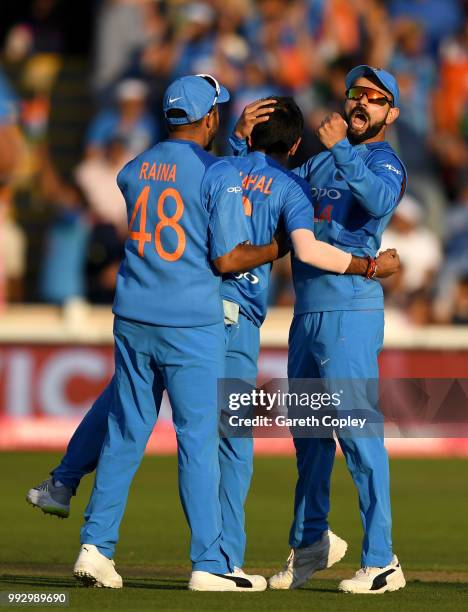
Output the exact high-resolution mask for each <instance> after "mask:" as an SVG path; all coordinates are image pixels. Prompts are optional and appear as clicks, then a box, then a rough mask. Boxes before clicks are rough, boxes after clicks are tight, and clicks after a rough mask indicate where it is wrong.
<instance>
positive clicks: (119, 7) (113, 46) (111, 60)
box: [92, 0, 154, 103]
mask: <svg viewBox="0 0 468 612" xmlns="http://www.w3.org/2000/svg"><path fill="white" fill-rule="evenodd" d="M150 4H152V1H151V0H131V1H130V2H129V0H103V2H101V6H100V9H99V11H98V13H97V19H96V30H95V31H96V36H95V58H94V74H93V78H92V85H93V89H94V92H95V93H96V94H97V96H98V98H100V99H101V101H103V102H104V103H105V102H108V101H109V99H110V97H111V93H112V91H113V87H114V85H115V83H116V82H118V81H119V80H120V79H121V78H122V76H123V75H124V74H126V72H127V70H128V67H129V65H130V63H131V60H132V58H133V56H134V54H135V53H138V51H139V50H141V49H143V48H144V46H145V45H146V44H147V43H148V41H149V39H150V38H151V36H152V34H153V32H152V31H151V29H150V30H149V31H148V29H147V25H148V24H150V25H153V23H154V22H153V21H152V20H151V19H148V10H151V8H150Z"/></svg>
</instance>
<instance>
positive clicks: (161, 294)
mask: <svg viewBox="0 0 468 612" xmlns="http://www.w3.org/2000/svg"><path fill="white" fill-rule="evenodd" d="M228 99H229V94H228V92H227V90H225V89H224V88H222V87H220V86H219V84H218V83H217V81H215V80H214V79H213V78H212V77H209V76H207V75H197V76H189V77H183V78H181V79H178V80H177V81H175V82H174V83H172V84H171V85H170V86H169V88H168V90H167V91H166V94H165V98H164V112H165V115H166V119H167V124H168V129H169V139H168V140H166V141H163V142H161V143H159V144H157V145H155V146H154V147H153V148H151V149H149V150H147V151H145V152H143V153H142V154H141V155H139V156H138V157H136V158H135V159H134V160H132V161H131V162H129V163H128V164H127V165H126V166H125V167H124V168H123V170H122V171H121V172H120V174H119V176H118V179H117V182H118V185H119V187H120V189H121V191H122V193H123V195H124V197H125V201H126V205H127V211H128V223H129V234H128V239H127V241H126V243H125V256H124V259H123V261H122V264H121V267H120V270H119V273H118V280H117V288H116V295H115V301H114V307H113V311H114V314H115V323H114V339H115V377H114V384H113V388H112V403H111V406H110V408H109V411H108V420H107V433H106V438H105V441H104V445H103V447H102V450H101V454H100V458H99V462H98V466H97V470H96V479H95V483H94V488H93V491H92V495H91V499H90V501H89V504H88V507H87V509H86V512H85V523H84V525H83V527H82V530H81V543H82V547H81V551H80V554H79V556H78V559H77V561H76V564H75V568H74V575H75V576H76V577H77V578H78V579H80V580H82V581H83V582H84V583H94V584H98V585H101V586H107V587H112V588H120V587H121V586H122V579H121V577H120V576H119V574H117V572H116V571H115V568H114V565H113V563H112V561H111V559H112V556H113V553H114V550H115V545H116V543H117V541H118V530H119V525H120V522H121V519H122V516H123V513H124V509H125V505H126V500H127V496H128V491H129V487H130V484H131V481H132V479H133V476H134V474H135V472H136V470H137V468H138V466H139V464H140V462H141V459H142V456H143V453H144V450H145V446H146V443H147V440H148V438H149V436H150V434H151V432H152V429H153V427H154V424H155V422H156V419H157V414H158V411H159V408H160V405H161V399H162V393H163V390H164V389H166V390H167V393H168V396H169V399H170V402H171V406H172V413H173V421H174V426H175V430H176V436H177V443H178V459H179V491H180V497H181V501H182V506H183V509H184V512H185V515H186V517H187V521H188V523H189V526H190V531H191V544H190V557H191V560H192V575H191V579H190V582H189V588H192V589H194V590H249V591H253V590H263V589H265V588H266V581H265V579H264V578H263V577H261V576H253V577H250V581H249V580H247V578H246V577H244V575H243V576H240V577H239V576H238V575H237V574H236V570H235V568H234V564H233V562H232V555H231V553H230V550H229V547H228V545H227V544H226V543H225V542H224V541H223V534H222V516H221V507H220V503H219V483H220V470H219V461H218V445H219V440H218V409H217V381H218V379H220V378H222V377H223V376H224V351H225V335H224V321H223V319H224V315H223V308H222V301H221V296H220V284H221V273H227V272H234V271H242V270H245V269H250V268H251V267H254V266H256V265H260V264H263V263H266V262H269V261H272V260H273V259H275V258H276V257H277V255H278V245H277V244H276V242H275V241H272V242H271V243H269V244H268V245H264V246H252V245H250V244H244V243H245V242H246V241H247V240H248V237H249V235H248V230H247V225H246V221H245V215H244V210H243V205H242V195H241V194H242V188H241V185H240V180H239V175H238V173H237V172H236V170H235V169H234V168H233V167H232V166H231V165H230V164H229V163H228V162H226V161H224V160H220V159H217V158H215V157H213V156H211V155H210V154H208V153H207V152H206V151H205V149H206V148H208V147H209V145H210V143H211V142H212V140H213V138H214V135H215V133H216V131H217V128H218V125H219V115H218V107H217V104H218V103H220V102H226V101H227V100H228ZM246 581H247V583H246Z"/></svg>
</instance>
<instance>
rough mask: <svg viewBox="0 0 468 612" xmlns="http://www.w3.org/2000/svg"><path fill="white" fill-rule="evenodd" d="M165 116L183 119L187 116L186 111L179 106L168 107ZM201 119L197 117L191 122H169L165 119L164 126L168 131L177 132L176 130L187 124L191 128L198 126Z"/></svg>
mask: <svg viewBox="0 0 468 612" xmlns="http://www.w3.org/2000/svg"><path fill="white" fill-rule="evenodd" d="M166 117H167V118H168V119H185V118H186V117H187V113H186V112H185V111H184V110H182V109H181V108H170V109H169V110H168V111H167V113H166ZM202 119H203V117H201V118H200V119H197V120H196V121H192V123H169V122H168V121H166V127H167V130H168V132H177V130H183V129H184V128H186V127H187V126H190V127H191V128H193V127H198V126H199V125H201V122H202Z"/></svg>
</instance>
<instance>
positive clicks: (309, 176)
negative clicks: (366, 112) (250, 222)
mask: <svg viewBox="0 0 468 612" xmlns="http://www.w3.org/2000/svg"><path fill="white" fill-rule="evenodd" d="M295 172H297V173H298V174H299V175H300V176H302V177H303V178H304V179H305V180H307V182H308V183H309V184H310V186H311V194H312V199H313V200H314V210H315V235H316V237H317V239H318V240H322V241H323V242H328V243H329V244H331V245H333V246H336V247H337V248H339V249H342V250H343V251H347V252H349V253H352V254H353V255H357V256H361V257H363V256H366V255H370V256H372V257H375V255H376V254H377V251H378V250H379V248H380V242H381V239H382V233H383V231H384V230H385V228H386V227H387V225H388V223H389V221H390V219H391V217H392V214H393V213H394V211H395V208H396V206H397V204H398V202H399V201H400V199H401V197H402V196H403V194H404V192H405V188H406V170H405V168H404V166H403V164H402V162H401V161H400V160H399V158H398V157H397V155H396V153H395V152H394V151H393V149H392V148H391V146H390V145H389V144H388V143H387V142H375V143H369V144H361V145H357V146H352V145H351V144H350V142H349V141H348V139H347V138H345V139H343V140H341V141H340V142H338V143H337V144H336V145H335V146H334V147H332V148H331V149H330V150H329V151H326V152H323V153H319V155H316V156H315V157H312V158H311V159H309V160H308V161H307V162H306V163H305V164H304V165H302V166H301V167H300V168H297V169H296V170H295ZM292 269H293V281H294V288H295V291H296V303H295V307H294V313H295V314H304V313H307V312H322V311H328V310H369V309H382V308H383V307H384V303H383V291H382V286H381V284H380V283H379V282H377V281H375V280H367V279H366V278H364V277H363V276H354V275H349V276H343V275H340V274H334V273H333V272H326V271H324V270H319V269H318V268H313V267H311V266H306V265H304V264H303V263H301V262H300V261H299V260H297V259H296V258H295V257H293V258H292Z"/></svg>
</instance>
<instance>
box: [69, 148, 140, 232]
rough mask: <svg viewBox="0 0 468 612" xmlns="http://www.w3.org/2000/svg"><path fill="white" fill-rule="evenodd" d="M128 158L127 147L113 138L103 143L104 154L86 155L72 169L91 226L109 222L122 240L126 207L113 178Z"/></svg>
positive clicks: (125, 221) (125, 220) (124, 229)
mask: <svg viewBox="0 0 468 612" xmlns="http://www.w3.org/2000/svg"><path fill="white" fill-rule="evenodd" d="M128 161H129V157H128V146H127V144H126V142H125V141H124V140H122V139H120V138H118V137H116V138H114V139H113V140H110V141H109V142H108V143H106V146H105V148H104V156H99V157H88V158H86V159H84V160H83V161H82V162H81V163H80V164H79V165H78V167H77V168H76V170H75V179H76V182H77V184H78V185H79V187H80V188H81V190H82V191H83V193H84V196H85V198H86V200H87V202H88V206H89V213H90V214H91V216H92V221H93V225H98V224H110V225H111V226H113V227H114V228H115V231H116V233H117V235H118V236H120V237H121V239H122V240H124V238H125V236H126V233H127V208H126V206H125V200H124V197H123V196H122V192H121V191H120V189H119V188H118V186H117V182H116V178H117V174H118V173H119V172H120V170H121V169H122V168H123V166H124V165H125V164H126V163H127V162H128Z"/></svg>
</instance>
